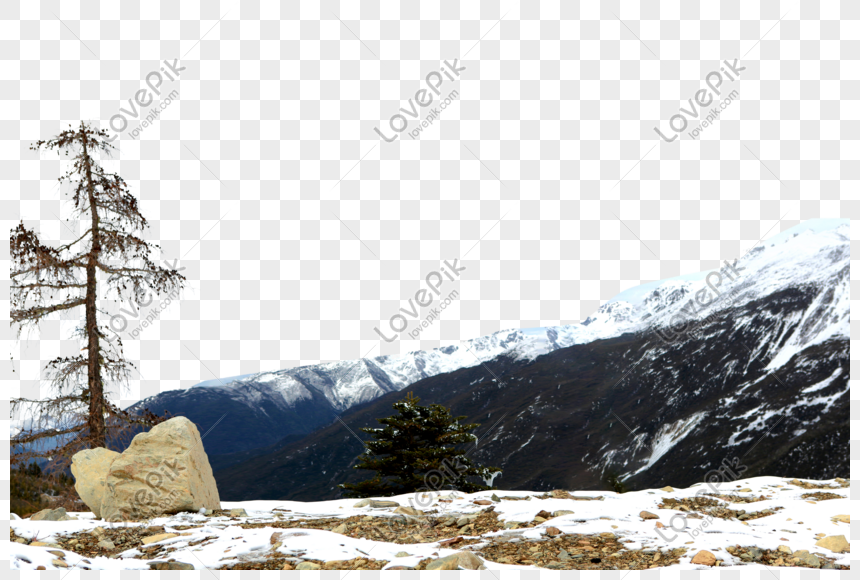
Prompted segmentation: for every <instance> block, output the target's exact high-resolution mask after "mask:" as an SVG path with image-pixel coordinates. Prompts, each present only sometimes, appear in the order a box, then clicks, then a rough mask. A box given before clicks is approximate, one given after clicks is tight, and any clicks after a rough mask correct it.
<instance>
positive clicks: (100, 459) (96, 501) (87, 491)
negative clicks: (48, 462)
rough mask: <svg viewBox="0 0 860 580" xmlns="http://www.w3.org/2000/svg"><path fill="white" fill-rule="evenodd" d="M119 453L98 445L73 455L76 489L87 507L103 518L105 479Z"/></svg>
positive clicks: (97, 516)
mask: <svg viewBox="0 0 860 580" xmlns="http://www.w3.org/2000/svg"><path fill="white" fill-rule="evenodd" d="M117 457H119V453H117V452H116V451H111V450H110V449H105V448H104V447H96V448H95V449H84V450H83V451H78V452H77V453H75V454H74V455H73V456H72V475H74V476H75V491H77V492H78V495H79V496H81V499H82V500H84V503H85V504H87V507H88V508H90V510H91V511H92V512H93V513H94V514H95V516H96V518H101V517H102V516H101V509H102V498H103V497H104V494H105V479H106V478H107V474H108V469H110V464H111V463H113V460H114V459H116V458H117Z"/></svg>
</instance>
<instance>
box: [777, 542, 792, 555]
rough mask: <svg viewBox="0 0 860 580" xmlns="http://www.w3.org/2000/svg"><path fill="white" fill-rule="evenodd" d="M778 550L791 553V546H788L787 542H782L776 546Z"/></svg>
mask: <svg viewBox="0 0 860 580" xmlns="http://www.w3.org/2000/svg"><path fill="white" fill-rule="evenodd" d="M776 551H777V552H782V553H783V554H791V548H789V547H788V546H786V545H785V544H780V545H779V546H778V547H777V548H776Z"/></svg>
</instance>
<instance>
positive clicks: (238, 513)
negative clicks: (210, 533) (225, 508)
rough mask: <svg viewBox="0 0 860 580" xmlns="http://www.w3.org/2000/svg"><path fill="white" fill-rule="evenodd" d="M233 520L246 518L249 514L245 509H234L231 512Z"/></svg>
mask: <svg viewBox="0 0 860 580" xmlns="http://www.w3.org/2000/svg"><path fill="white" fill-rule="evenodd" d="M230 517H231V518H246V517H248V512H246V511H245V510H244V509H243V508H233V509H231V510H230Z"/></svg>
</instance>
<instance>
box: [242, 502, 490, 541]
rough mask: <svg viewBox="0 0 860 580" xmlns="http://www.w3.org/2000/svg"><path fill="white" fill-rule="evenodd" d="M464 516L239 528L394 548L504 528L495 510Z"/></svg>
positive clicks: (319, 521) (430, 515) (294, 522)
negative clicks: (326, 534)
mask: <svg viewBox="0 0 860 580" xmlns="http://www.w3.org/2000/svg"><path fill="white" fill-rule="evenodd" d="M463 517H464V516H463V514H456V513H451V514H447V513H441V514H440V513H433V512H430V513H427V514H425V515H423V516H402V515H397V516H386V517H382V516H377V517H374V516H370V515H368V516H352V517H349V518H325V519H310V520H292V521H275V522H259V523H257V522H255V523H244V524H238V526H239V527H241V528H244V529H253V528H267V527H268V528H311V529H315V530H328V531H330V532H335V533H338V534H343V535H345V536H349V537H351V538H367V539H369V540H377V541H384V542H391V543H395V544H417V543H432V542H438V541H440V540H446V539H449V538H454V537H457V536H478V535H481V534H486V533H489V532H497V531H499V530H501V529H502V528H503V525H502V522H500V521H499V519H498V517H497V515H496V513H495V512H494V511H493V507H492V506H491V507H489V508H487V509H485V510H483V511H481V512H479V513H478V514H477V516H476V517H474V518H469V520H468V522H461V518H463ZM477 541H478V540H470V539H464V540H462V542H461V543H460V544H459V545H468V544H471V543H475V542H477Z"/></svg>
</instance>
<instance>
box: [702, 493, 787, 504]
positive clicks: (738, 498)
mask: <svg viewBox="0 0 860 580" xmlns="http://www.w3.org/2000/svg"><path fill="white" fill-rule="evenodd" d="M705 495H707V496H708V497H715V498H717V499H721V500H723V501H727V502H729V503H755V502H757V501H765V500H768V499H772V498H769V497H767V496H764V495H760V496H758V497H744V496H742V495H730V494H725V493H706V494H705Z"/></svg>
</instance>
